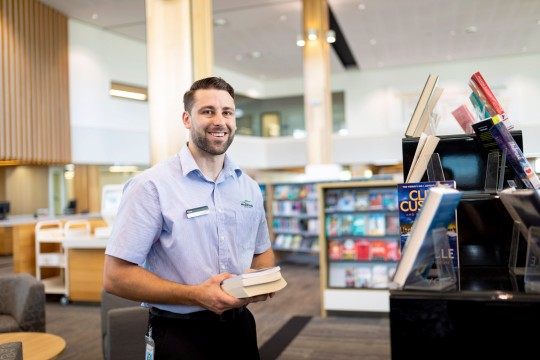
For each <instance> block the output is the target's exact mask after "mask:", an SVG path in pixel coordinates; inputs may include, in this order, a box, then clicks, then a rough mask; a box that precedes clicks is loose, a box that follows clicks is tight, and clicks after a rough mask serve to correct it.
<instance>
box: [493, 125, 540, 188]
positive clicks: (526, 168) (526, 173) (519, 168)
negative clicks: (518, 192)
mask: <svg viewBox="0 0 540 360" xmlns="http://www.w3.org/2000/svg"><path fill="white" fill-rule="evenodd" d="M492 121H493V126H491V128H490V129H489V132H490V133H491V135H492V136H493V138H494V139H495V141H496V142H497V144H498V145H499V147H500V148H501V150H505V149H506V158H507V159H508V162H510V165H512V168H513V169H514V171H515V172H516V174H518V176H519V177H520V179H521V180H522V181H523V184H524V185H525V186H526V187H527V188H530V189H531V188H534V189H538V188H540V179H538V176H537V175H536V173H535V172H534V170H533V168H532V166H531V164H530V163H529V161H528V160H527V158H526V157H525V155H523V152H522V151H521V149H520V148H519V146H518V144H517V143H516V142H515V140H514V138H513V137H512V134H510V132H509V131H508V129H507V128H506V126H505V125H504V124H503V122H502V121H501V120H500V119H499V117H498V116H494V117H493V119H492Z"/></svg>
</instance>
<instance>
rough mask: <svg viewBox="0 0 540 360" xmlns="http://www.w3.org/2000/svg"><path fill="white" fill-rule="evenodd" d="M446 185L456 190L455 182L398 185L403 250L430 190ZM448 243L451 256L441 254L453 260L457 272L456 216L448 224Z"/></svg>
mask: <svg viewBox="0 0 540 360" xmlns="http://www.w3.org/2000/svg"><path fill="white" fill-rule="evenodd" d="M438 185H446V186H449V187H451V188H454V189H455V188H456V182H455V181H454V180H447V181H424V182H418V183H402V184H398V186H397V189H398V201H399V232H400V242H401V248H400V250H403V248H404V247H405V244H406V242H407V240H408V239H409V234H410V232H411V229H412V226H413V224H414V221H415V220H416V217H417V215H418V212H419V210H420V208H421V206H422V204H423V202H424V200H425V199H426V196H427V192H428V189H429V188H432V187H435V186H438ZM447 235H448V243H449V246H450V254H441V255H442V257H443V258H447V259H451V261H452V263H453V266H454V268H455V269H456V271H457V270H458V267H459V256H458V236H457V216H454V219H453V221H451V222H450V223H449V224H448V232H447Z"/></svg>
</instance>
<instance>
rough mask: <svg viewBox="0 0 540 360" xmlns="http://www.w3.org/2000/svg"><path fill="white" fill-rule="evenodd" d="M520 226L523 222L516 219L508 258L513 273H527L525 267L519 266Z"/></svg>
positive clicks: (509, 267)
mask: <svg viewBox="0 0 540 360" xmlns="http://www.w3.org/2000/svg"><path fill="white" fill-rule="evenodd" d="M520 227H521V223H520V222H519V221H514V227H513V228H512V242H511V243H510V258H509V260H508V269H509V270H510V273H511V274H512V275H525V267H523V266H517V262H518V252H519V251H518V249H519V240H520V238H521V236H520V234H521V229H520Z"/></svg>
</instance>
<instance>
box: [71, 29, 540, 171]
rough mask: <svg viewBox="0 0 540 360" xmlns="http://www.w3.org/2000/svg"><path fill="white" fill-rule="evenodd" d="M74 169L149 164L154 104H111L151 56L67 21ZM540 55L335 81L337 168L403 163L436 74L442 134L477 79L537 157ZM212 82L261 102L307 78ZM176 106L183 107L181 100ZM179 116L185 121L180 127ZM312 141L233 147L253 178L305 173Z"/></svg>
mask: <svg viewBox="0 0 540 360" xmlns="http://www.w3.org/2000/svg"><path fill="white" fill-rule="evenodd" d="M69 36H70V96H71V123H72V136H73V137H72V143H73V145H72V146H73V160H74V162H76V163H94V164H110V163H121V164H143V165H147V164H149V163H150V160H149V159H150V155H149V152H150V146H149V117H148V104H147V103H144V102H135V101H130V100H123V99H116V98H112V97H110V96H109V95H108V89H109V86H110V82H111V81H112V80H115V81H120V82H126V83H133V84H138V85H143V86H145V84H147V80H146V74H147V71H146V47H145V45H144V44H143V43H140V42H136V41H133V40H130V39H128V38H124V37H121V36H118V35H115V34H113V33H111V32H107V31H104V30H100V29H98V28H95V27H92V26H89V25H85V24H83V23H79V22H76V21H73V20H70V21H69ZM538 64H540V54H533V55H522V56H515V57H505V58H499V59H480V60H475V61H468V62H449V63H439V64H430V65H421V66H410V67H406V68H395V69H381V70H376V71H362V70H360V71H350V72H347V73H345V74H341V75H334V76H332V79H331V86H332V90H333V91H344V93H345V118H346V122H347V127H348V130H349V134H348V135H346V136H339V135H334V136H333V139H334V162H335V163H338V164H342V165H344V164H357V163H381V162H384V163H389V162H392V161H400V160H401V139H402V136H403V134H404V132H405V128H406V126H407V124H408V121H409V117H410V114H411V113H412V111H413V109H414V105H415V103H416V100H417V99H418V96H419V93H420V91H421V90H422V87H423V85H424V83H425V80H426V78H427V76H428V74H429V73H430V72H432V73H435V74H438V75H439V76H440V77H439V86H442V87H444V89H445V90H444V93H443V96H442V97H441V100H440V107H439V111H440V112H441V114H442V115H443V120H442V121H441V124H440V125H439V130H440V132H439V134H452V133H461V129H460V128H459V127H458V126H457V123H456V122H455V120H454V119H453V118H452V116H451V114H450V112H451V111H452V110H453V109H454V108H456V107H457V106H459V105H461V104H462V103H467V104H468V103H469V100H468V96H469V94H470V89H469V88H468V85H467V82H468V80H469V78H470V76H471V75H472V74H473V73H474V72H476V71H480V72H481V73H482V74H483V75H484V77H485V79H486V81H487V82H488V84H489V85H490V87H492V89H493V90H494V92H495V94H496V96H497V98H498V99H499V101H500V102H501V103H502V106H503V108H504V109H505V110H506V112H507V114H508V115H509V116H510V118H511V119H512V121H513V122H514V124H515V126H516V129H519V130H523V137H524V150H525V153H526V155H536V154H538V155H539V156H540V141H537V140H536V139H539V138H540V116H538V115H537V110H536V107H537V103H538V102H539V101H540V67H539V66H538ZM215 75H217V76H222V77H223V78H225V79H226V80H227V81H229V82H230V83H231V84H232V85H233V86H234V87H235V89H236V91H237V92H238V93H240V94H245V95H249V96H252V97H255V98H272V97H283V96H288V95H291V96H292V95H301V94H302V92H303V79H302V78H297V79H288V80H282V81H265V82H262V81H259V80H256V79H252V78H248V77H245V76H242V75H239V74H235V73H232V72H230V71H227V70H225V69H220V68H216V69H215ZM179 101H181V100H180V99H179ZM178 121H181V119H180V115H179V120H178ZM306 149H307V145H306V140H305V139H295V138H292V137H283V138H279V139H263V138H256V137H246V136H240V135H237V136H236V138H235V141H234V143H233V145H232V146H231V148H230V154H231V156H232V157H233V159H234V160H235V162H236V163H237V164H238V165H240V166H242V167H244V168H248V169H249V168H251V169H271V168H286V167H303V166H305V165H307V164H306V162H307V154H306Z"/></svg>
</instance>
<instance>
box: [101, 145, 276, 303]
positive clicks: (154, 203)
mask: <svg viewBox="0 0 540 360" xmlns="http://www.w3.org/2000/svg"><path fill="white" fill-rule="evenodd" d="M201 207H202V208H204V207H208V213H207V214H204V213H205V212H206V211H203V212H202V213H199V214H201V215H200V216H194V217H188V216H187V212H188V210H191V209H197V208H201ZM196 213H197V212H196ZM270 246H271V245H270V238H269V233H268V224H267V221H266V216H265V210H264V203H263V197H262V192H261V190H260V187H259V185H258V184H257V183H256V182H255V181H254V180H253V179H252V178H250V177H249V176H248V175H247V174H245V173H243V172H242V171H241V170H240V169H239V168H238V167H236V166H235V165H234V164H233V162H232V161H231V160H230V158H229V156H227V155H225V162H224V166H223V170H222V171H221V173H220V174H219V176H218V178H217V179H216V181H215V182H214V181H213V180H211V179H208V178H206V177H205V176H204V175H203V173H202V172H201V171H200V169H199V167H198V166H197V164H196V162H195V160H194V158H193V156H192V154H191V152H190V151H189V149H188V147H187V145H184V146H183V147H182V149H181V150H180V152H179V153H178V154H175V155H174V156H172V157H170V158H168V159H166V160H164V161H162V162H160V163H159V164H157V165H155V166H154V167H152V168H150V169H148V170H146V171H144V172H142V173H141V174H138V175H136V176H135V177H133V178H131V179H130V180H128V182H126V184H125V186H124V191H123V195H122V199H121V202H120V207H119V210H118V214H117V215H116V218H115V222H114V225H113V229H112V232H111V236H110V238H109V241H108V243H107V248H106V251H105V253H106V254H107V255H111V256H114V257H117V258H120V259H123V260H126V261H129V262H132V263H135V264H138V265H140V266H142V267H144V268H145V269H147V270H149V271H151V272H153V273H155V274H156V275H157V276H159V277H161V278H163V279H167V280H171V281H174V282H178V283H181V284H186V285H197V284H200V283H202V282H204V281H206V280H207V279H208V278H210V277H212V276H214V275H217V274H220V273H224V272H228V273H231V274H239V273H243V272H245V271H246V270H247V269H249V268H250V267H251V262H252V260H253V256H254V255H256V254H261V253H263V252H265V251H266V250H268V249H269V248H270ZM143 306H158V307H159V308H161V309H164V310H169V311H174V312H178V313H189V312H193V311H199V310H202V308H201V307H195V306H184V305H164V304H148V303H143Z"/></svg>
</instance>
